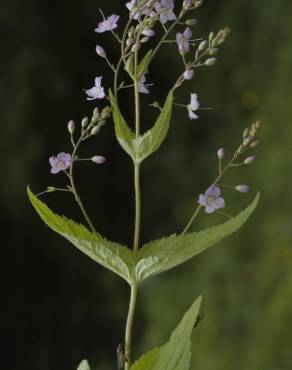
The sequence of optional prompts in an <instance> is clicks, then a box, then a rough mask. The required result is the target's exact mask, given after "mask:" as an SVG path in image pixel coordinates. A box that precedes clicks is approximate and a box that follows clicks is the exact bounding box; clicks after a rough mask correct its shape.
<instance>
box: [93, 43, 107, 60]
mask: <svg viewBox="0 0 292 370" xmlns="http://www.w3.org/2000/svg"><path fill="white" fill-rule="evenodd" d="M95 50H96V54H97V55H99V56H100V57H102V58H106V52H105V50H104V48H102V47H101V46H99V45H96V49H95Z"/></svg>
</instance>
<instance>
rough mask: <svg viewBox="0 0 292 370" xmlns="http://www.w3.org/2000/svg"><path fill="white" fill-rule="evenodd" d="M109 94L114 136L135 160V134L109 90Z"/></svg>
mask: <svg viewBox="0 0 292 370" xmlns="http://www.w3.org/2000/svg"><path fill="white" fill-rule="evenodd" d="M109 95H110V102H111V106H112V113H113V119H114V124H115V132H116V137H117V139H118V141H119V143H120V145H121V146H122V148H123V149H124V151H125V152H126V153H128V154H129V156H130V157H132V159H133V161H135V156H136V154H135V151H134V147H133V140H134V138H135V135H134V133H133V131H132V130H131V128H130V127H129V126H128V124H127V122H126V121H125V119H124V117H123V116H122V113H121V112H120V109H119V106H118V103H117V101H116V98H115V97H114V95H113V93H112V92H111V91H109Z"/></svg>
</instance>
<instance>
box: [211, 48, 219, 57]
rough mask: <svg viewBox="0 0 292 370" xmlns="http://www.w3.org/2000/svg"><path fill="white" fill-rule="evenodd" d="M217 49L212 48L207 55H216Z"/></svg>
mask: <svg viewBox="0 0 292 370" xmlns="http://www.w3.org/2000/svg"><path fill="white" fill-rule="evenodd" d="M218 51H219V49H218V48H213V49H211V50H210V51H209V55H211V56H212V55H216V54H217V53H218Z"/></svg>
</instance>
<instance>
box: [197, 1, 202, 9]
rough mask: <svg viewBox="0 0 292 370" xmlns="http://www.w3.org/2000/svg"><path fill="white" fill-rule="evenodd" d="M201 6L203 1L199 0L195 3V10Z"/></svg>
mask: <svg viewBox="0 0 292 370" xmlns="http://www.w3.org/2000/svg"><path fill="white" fill-rule="evenodd" d="M202 4H203V1H202V0H199V1H197V2H196V3H195V8H198V7H199V6H201V5H202Z"/></svg>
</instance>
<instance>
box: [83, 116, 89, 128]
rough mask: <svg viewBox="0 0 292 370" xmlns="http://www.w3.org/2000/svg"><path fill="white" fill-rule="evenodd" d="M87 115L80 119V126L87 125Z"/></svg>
mask: <svg viewBox="0 0 292 370" xmlns="http://www.w3.org/2000/svg"><path fill="white" fill-rule="evenodd" d="M88 122H89V121H88V117H84V118H83V120H82V121H81V127H82V128H85V127H86V126H87V125H88Z"/></svg>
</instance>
